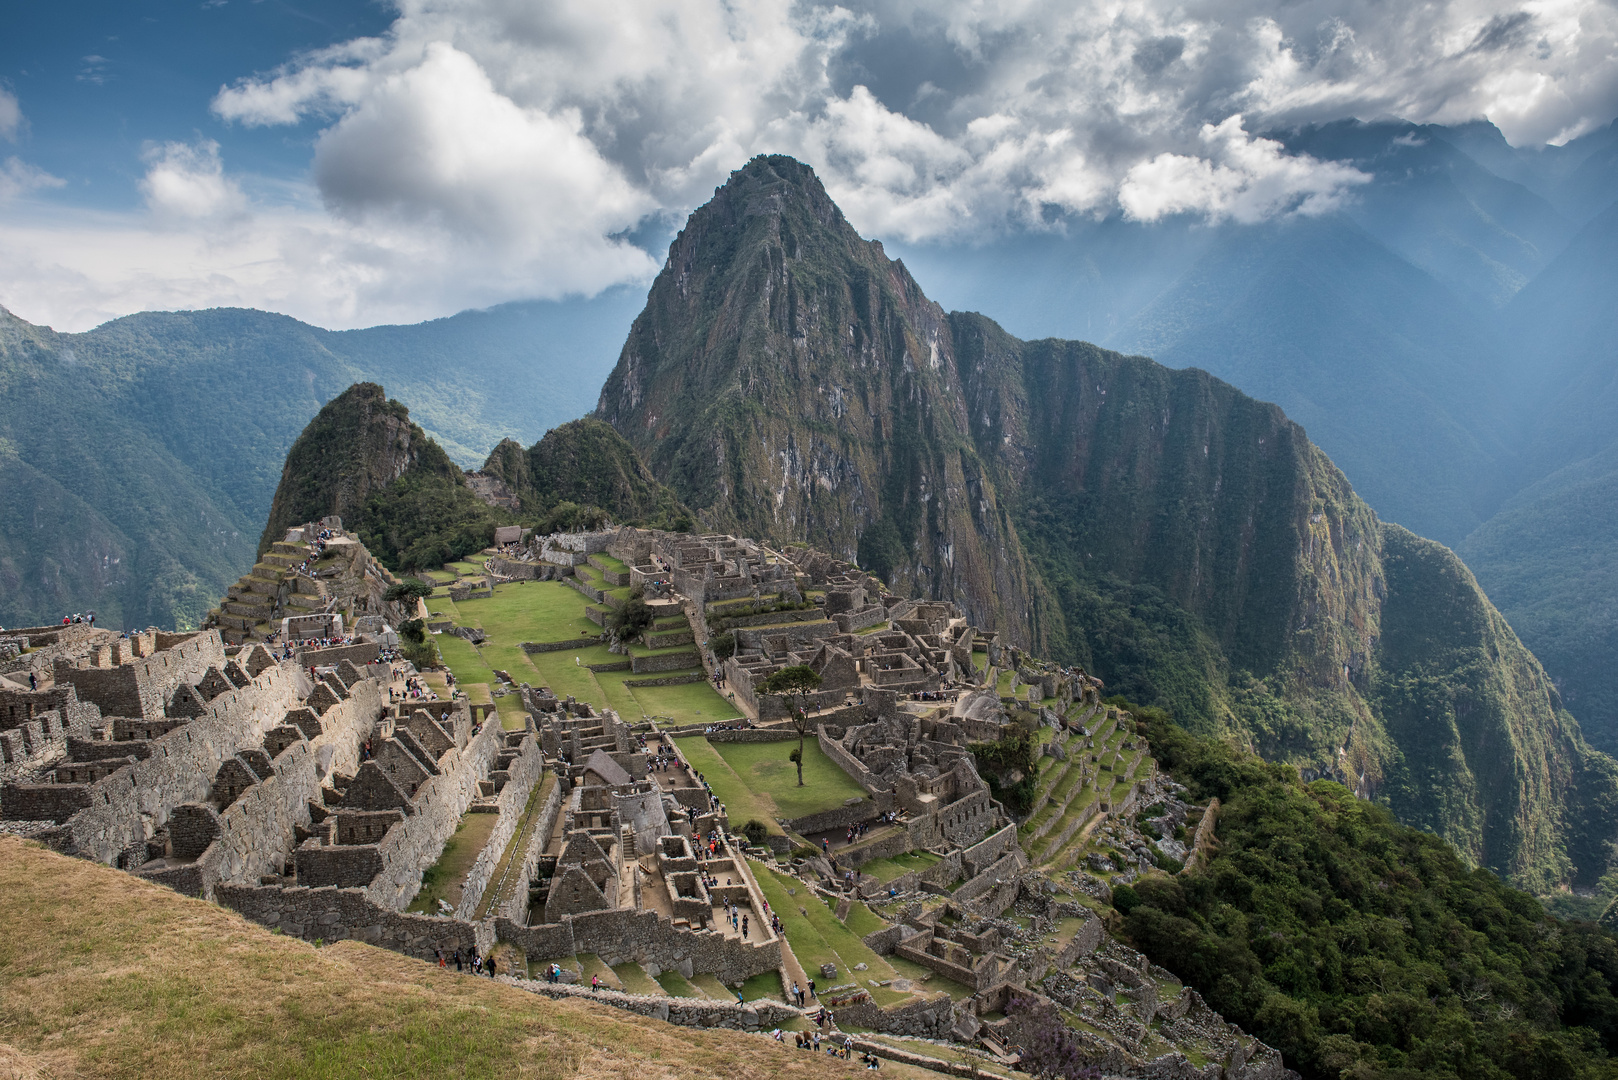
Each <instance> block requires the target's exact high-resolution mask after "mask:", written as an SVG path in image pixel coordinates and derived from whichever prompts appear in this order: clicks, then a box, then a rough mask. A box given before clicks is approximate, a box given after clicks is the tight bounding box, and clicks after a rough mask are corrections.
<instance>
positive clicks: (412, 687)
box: [388, 675, 438, 702]
mask: <svg viewBox="0 0 1618 1080" xmlns="http://www.w3.org/2000/svg"><path fill="white" fill-rule="evenodd" d="M437 697H438V695H437V693H435V692H434V691H433V690H432V688H431V687H429V686H428V685H427V684H426V683H425V682H423V681H422V679H421V677H420V676H419V675H407V676H405V684H404V689H403V690H399V689H396V688H395V687H391V686H390V687H388V701H389V702H394V701H419V700H421V699H422V698H434V699H436V698H437Z"/></svg>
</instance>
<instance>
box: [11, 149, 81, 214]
mask: <svg viewBox="0 0 1618 1080" xmlns="http://www.w3.org/2000/svg"><path fill="white" fill-rule="evenodd" d="M64 183H66V181H65V180H63V179H61V178H60V177H57V176H52V175H51V174H50V173H48V172H46V171H45V170H44V169H41V168H37V167H36V166H33V165H30V164H28V163H27V162H26V161H23V160H22V159H21V158H19V157H16V156H15V155H14V156H12V157H8V158H6V160H5V162H4V163H3V164H0V203H4V202H9V201H10V200H12V199H15V198H18V197H19V196H22V195H27V194H28V193H29V192H32V191H38V190H40V189H41V188H58V187H61V186H62V185H63V184H64Z"/></svg>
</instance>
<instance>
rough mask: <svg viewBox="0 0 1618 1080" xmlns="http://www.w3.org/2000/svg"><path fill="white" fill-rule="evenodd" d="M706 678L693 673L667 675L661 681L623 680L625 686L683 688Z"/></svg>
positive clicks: (696, 672) (700, 674)
mask: <svg viewBox="0 0 1618 1080" xmlns="http://www.w3.org/2000/svg"><path fill="white" fill-rule="evenodd" d="M707 677H708V676H706V675H704V674H703V673H702V672H700V671H693V672H691V673H690V674H687V675H667V676H664V677H663V678H661V679H625V680H624V685H625V686H685V685H687V684H688V683H699V682H702V681H704V680H705V679H707Z"/></svg>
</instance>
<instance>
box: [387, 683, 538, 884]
mask: <svg viewBox="0 0 1618 1080" xmlns="http://www.w3.org/2000/svg"><path fill="white" fill-rule="evenodd" d="M464 706H465V703H464V702H461V703H460V704H459V707H464ZM505 744H506V740H505V732H504V731H502V730H501V728H500V725H499V724H498V723H486V724H484V725H483V729H482V730H481V731H479V732H478V734H477V735H476V736H474V737H473V739H472V740H471V741H470V742H469V743H467V744H466V747H465V749H462V750H448V751H445V753H444V756H443V758H442V759H441V760H440V761H439V763H438V768H439V774H438V775H437V776H429V777H428V778H427V779H426V781H424V782H423V783H422V785H421V787H420V788H418V789H417V791H416V795H415V798H413V799H412V800H411V805H412V806H413V807H414V812H413V813H411V814H410V815H409V816H408V817H406V818H405V819H404V820H403V821H401V822H400V823H399V824H397V825H395V826H394V827H393V828H391V829H389V830H388V834H387V835H386V836H385V837H383V838H382V842H381V843H380V844H378V845H377V849H378V854H379V855H380V856H381V858H382V871H381V873H379V874H377V876H376V877H375V878H374V879H373V880H372V881H371V884H370V885H368V886H366V895H367V896H369V897H370V898H371V899H372V900H373V901H375V902H376V903H378V904H380V905H382V906H383V907H386V908H391V909H393V910H399V909H401V908H403V907H404V906H405V904H407V903H409V902H410V898H411V897H413V896H415V895H416V893H417V892H418V891H419V890H420V889H421V875H422V872H423V871H424V870H426V869H427V868H428V867H429V866H431V865H432V864H433V863H434V862H436V861H437V860H438V856H439V855H440V854H442V853H443V850H444V844H445V842H446V841H448V840H449V838H450V836H451V835H452V834H454V832H455V829H456V827H457V826H459V825H460V822H461V815H462V814H464V813H466V808H467V807H468V806H469V805H471V802H472V800H473V799H475V798H477V797H478V794H479V790H478V781H479V780H482V779H483V778H484V777H485V776H487V775H488V773H489V767H490V766H491V765H492V764H493V762H494V759H495V757H496V756H498V754H499V753H500V751H501V750H502V749H504V747H505Z"/></svg>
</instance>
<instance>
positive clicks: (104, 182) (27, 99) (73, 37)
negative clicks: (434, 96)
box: [0, 0, 393, 210]
mask: <svg viewBox="0 0 1618 1080" xmlns="http://www.w3.org/2000/svg"><path fill="white" fill-rule="evenodd" d="M4 7H5V17H4V25H5V27H6V32H5V33H4V34H0V85H3V86H5V87H6V88H8V89H9V90H10V91H11V92H12V93H13V94H15V96H16V97H17V99H18V103H19V105H20V107H21V108H22V110H23V114H24V115H25V116H26V117H27V121H28V129H27V132H26V134H25V136H24V137H23V138H22V140H21V145H20V150H21V152H22V153H23V154H24V155H25V156H26V158H27V160H28V161H29V162H30V163H31V164H33V165H35V166H37V167H39V168H41V169H44V170H45V171H46V172H48V173H50V174H52V175H53V176H57V177H60V178H62V179H64V180H66V181H67V185H66V186H64V187H62V188H57V189H47V190H46V191H44V192H42V193H41V195H42V197H44V198H47V199H50V200H51V201H54V202H61V203H67V204H71V205H77V206H85V207H97V208H102V209H109V210H114V209H118V210H130V209H137V208H138V207H139V206H140V205H141V203H142V197H141V193H140V190H139V187H138V184H139V181H140V179H141V177H142V175H144V173H145V167H144V165H143V163H142V161H141V152H142V149H143V148H144V147H145V146H146V145H148V144H150V143H152V142H165V141H170V140H176V141H181V142H186V141H192V140H194V139H196V138H197V137H198V136H199V135H203V136H206V137H207V138H211V139H215V140H217V141H218V142H219V143H220V144H221V147H222V150H223V152H224V154H225V156H226V157H227V158H228V159H229V160H230V161H231V163H232V166H233V167H235V168H237V169H239V170H241V171H243V172H245V173H248V174H251V175H254V176H261V177H263V178H265V179H266V180H284V181H298V180H301V179H302V177H303V176H304V175H305V174H306V173H307V171H308V168H309V157H310V151H311V139H312V134H313V125H307V126H305V127H304V128H302V129H293V130H287V129H282V128H252V127H244V126H242V125H232V124H226V123H225V122H224V121H223V120H221V119H220V118H219V117H218V116H217V115H215V114H214V113H213V112H212V111H211V110H210V108H209V104H210V102H211V101H212V100H213V97H214V95H215V94H216V93H217V92H218V91H219V88H220V87H221V86H224V85H226V84H227V83H231V82H234V81H235V80H237V79H239V78H241V77H242V76H243V75H244V74H251V73H252V72H255V71H267V70H269V69H271V68H274V67H276V66H277V65H279V64H282V63H284V62H285V61H286V60H287V59H288V58H289V57H291V56H294V55H296V54H298V53H301V52H305V51H307V50H310V49H316V48H320V47H323V46H327V45H331V44H335V43H337V42H340V41H347V40H349V39H352V38H355V37H362V36H366V35H374V34H379V33H382V32H383V31H385V30H386V29H387V27H388V25H389V24H390V23H391V22H392V21H393V13H392V11H391V9H389V8H387V7H385V6H384V5H382V4H380V3H375V2H372V0H321V2H320V3H307V4H295V3H287V2H285V0H256V2H255V0H227V2H223V3H219V2H215V3H199V2H197V0H189V2H155V0H121V2H108V0H101V2H96V3H81V2H68V3H21V2H8V3H6V4H5V5H4Z"/></svg>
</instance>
